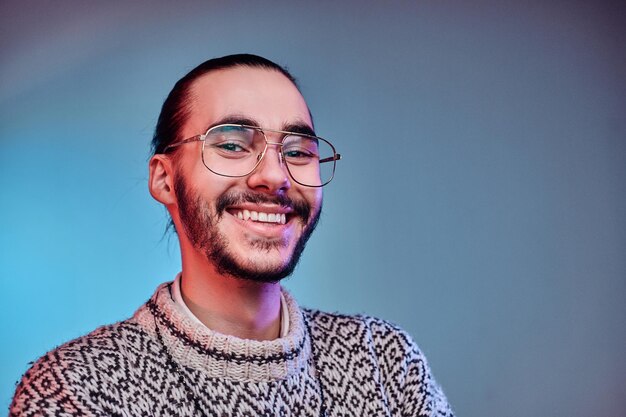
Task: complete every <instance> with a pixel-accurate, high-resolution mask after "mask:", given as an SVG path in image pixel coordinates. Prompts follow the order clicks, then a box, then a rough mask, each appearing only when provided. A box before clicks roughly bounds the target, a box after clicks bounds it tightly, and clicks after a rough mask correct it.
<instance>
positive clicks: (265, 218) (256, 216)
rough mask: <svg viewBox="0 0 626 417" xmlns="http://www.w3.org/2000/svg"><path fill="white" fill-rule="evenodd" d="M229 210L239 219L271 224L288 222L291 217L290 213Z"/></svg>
mask: <svg viewBox="0 0 626 417" xmlns="http://www.w3.org/2000/svg"><path fill="white" fill-rule="evenodd" d="M227 212H228V213H230V214H231V215H233V216H235V217H237V218H238V219H239V220H243V221H252V222H257V223H269V224H286V223H287V222H288V221H289V220H290V217H291V216H290V213H279V212H271V211H257V210H248V209H228V210H227Z"/></svg>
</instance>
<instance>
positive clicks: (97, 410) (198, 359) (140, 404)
mask: <svg viewBox="0 0 626 417" xmlns="http://www.w3.org/2000/svg"><path fill="white" fill-rule="evenodd" d="M284 295H285V299H286V301H287V307H288V312H289V323H290V327H289V332H288V334H287V335H286V336H285V337H283V338H279V339H275V340H272V341H254V340H247V339H239V338H236V337H233V336H228V335H224V334H220V333H217V332H214V331H211V330H209V329H207V328H206V327H204V326H198V325H197V324H196V323H194V322H193V321H192V320H190V319H189V317H188V316H187V315H186V314H185V313H184V312H183V311H182V310H181V309H180V306H179V305H178V304H176V303H175V302H174V301H173V299H172V297H171V291H170V284H163V285H161V286H160V287H159V288H158V289H157V291H156V292H155V294H154V295H153V297H152V298H151V299H150V300H149V301H148V302H147V303H146V304H144V305H143V306H142V307H140V308H139V310H138V311H137V312H136V313H135V315H134V316H133V317H132V318H130V319H128V320H125V321H122V322H120V323H116V324H113V325H108V326H103V327H100V328H99V329H97V330H95V331H94V332H92V333H90V334H89V335H87V336H83V337H81V338H79V339H75V340H73V341H70V342H68V343H66V344H64V345H62V346H60V347H58V348H57V349H54V350H52V351H50V352H48V353H47V354H46V355H44V356H43V357H42V358H40V359H39V360H38V361H37V362H36V363H35V364H34V365H33V366H32V367H31V369H29V370H28V371H27V372H26V373H25V374H24V376H23V378H22V380H21V382H20V384H19V385H18V387H17V390H16V393H15V397H14V399H13V403H12V404H11V408H10V416H42V415H49V416H260V415H261V416H291V415H293V416H318V415H320V412H321V408H322V404H324V405H325V409H326V415H328V416H365V415H367V416H408V415H411V416H435V415H437V416H452V411H451V409H450V407H449V405H448V403H447V400H446V398H445V396H444V394H443V392H442V391H441V389H440V388H439V386H438V385H437V383H436V382H435V380H434V379H433V378H432V376H431V373H430V370H429V368H428V365H427V363H426V359H425V358H424V356H423V355H422V353H421V352H420V351H419V349H418V348H417V346H416V345H415V343H414V342H413V341H412V340H411V338H410V336H408V335H407V334H406V333H405V332H404V331H402V330H401V329H399V328H397V327H396V326H394V325H392V324H390V323H388V322H385V321H383V320H379V319H374V318H371V317H366V316H346V315H338V314H329V313H322V312H319V311H314V310H306V309H300V308H299V307H298V305H297V303H296V302H295V300H293V298H292V297H291V296H289V294H288V293H286V292H284ZM322 397H323V400H322Z"/></svg>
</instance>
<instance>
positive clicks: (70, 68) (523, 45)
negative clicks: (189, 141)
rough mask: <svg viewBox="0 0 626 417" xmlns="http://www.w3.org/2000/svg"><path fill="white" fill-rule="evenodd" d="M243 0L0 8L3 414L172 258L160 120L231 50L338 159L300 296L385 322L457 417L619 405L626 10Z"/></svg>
mask: <svg viewBox="0 0 626 417" xmlns="http://www.w3.org/2000/svg"><path fill="white" fill-rule="evenodd" d="M261 3H262V2H253V1H250V2H233V3H229V4H222V3H218V2H197V3H192V2H184V3H183V4H180V5H176V6H174V5H171V4H169V2H161V3H158V2H151V3H145V2H82V1H80V2H79V1H76V2H67V1H54V2H53V1H39V2H30V1H26V2H17V1H8V2H7V1H2V2H1V3H0V52H1V56H2V57H1V58H0V63H1V64H0V140H1V146H0V149H1V153H0V188H1V190H2V194H1V195H2V202H1V206H0V207H1V210H2V211H1V216H0V222H1V223H0V226H1V234H0V274H1V279H2V281H1V286H0V291H1V293H2V298H3V302H2V310H1V311H2V314H1V315H0V325H1V338H2V344H1V347H0V368H1V375H2V377H1V380H0V408H1V409H6V407H7V406H8V404H9V401H10V398H11V396H12V393H13V390H14V384H15V382H16V381H17V380H18V379H19V377H20V375H21V374H22V373H23V372H24V371H25V370H26V369H27V367H28V362H29V361H32V360H35V359H36V358H37V357H39V356H40V355H42V354H44V353H45V352H46V351H47V350H49V349H51V348H53V347H54V346H56V345H58V344H60V343H62V342H64V341H67V340H69V339H71V338H74V337H77V336H79V335H82V334H84V333H86V332H88V331H90V330H92V329H93V328H95V327H96V326H99V325H101V324H105V323H110V322H114V321H118V320H121V319H124V318H126V317H128V316H130V315H131V314H132V313H133V312H134V310H135V309H136V308H137V307H138V306H139V305H140V304H141V303H142V302H144V301H145V300H146V299H147V298H148V297H149V296H150V295H151V294H152V292H153V290H154V289H155V287H156V286H157V284H159V283H161V282H163V281H166V280H170V279H172V278H173V277H174V275H175V273H176V272H177V271H178V270H179V262H180V260H179V255H178V248H177V244H176V239H175V238H174V237H163V230H164V227H165V224H166V217H165V212H164V209H163V208H162V207H161V206H159V204H157V203H156V202H154V201H153V200H152V199H151V197H150V196H149V194H148V191H147V186H146V179H147V158H148V155H149V148H148V143H149V140H150V138H151V134H152V131H153V128H154V125H155V122H156V118H157V115H158V111H159V109H160V106H161V104H162V102H163V99H164V98H165V96H166V94H167V93H168V91H169V90H170V88H171V87H172V86H173V84H174V82H175V81H176V80H177V79H178V78H180V77H181V76H182V75H184V74H185V73H186V72H187V71H188V70H190V69H191V68H193V67H194V66H196V65H197V64H199V63H200V62H202V61H203V60H205V59H207V58H211V57H216V56H221V55H225V54H230V53H239V52H251V53H257V54H261V55H264V56H266V57H268V58H270V59H272V60H275V61H276V62H278V63H280V64H285V65H287V66H288V68H289V69H290V70H291V71H292V72H293V73H294V74H295V76H296V77H297V78H298V79H299V80H300V83H301V85H302V89H303V92H304V95H305V97H306V98H307V100H308V103H309V105H310V107H311V110H312V112H313V114H314V116H315V120H316V127H317V131H318V134H320V135H321V136H324V137H328V138H329V139H331V140H332V141H333V142H334V143H335V144H336V146H337V148H338V149H339V151H340V152H341V153H342V154H343V155H344V157H345V158H344V159H343V160H342V161H340V163H339V166H338V173H337V177H336V179H335V181H334V182H333V183H332V184H331V185H330V186H329V187H328V188H327V189H326V190H325V210H324V211H325V213H324V215H323V217H322V221H321V224H320V227H319V228H318V231H317V232H316V234H315V235H314V236H313V239H312V241H311V242H310V244H309V247H308V248H307V251H305V255H304V258H303V261H302V262H301V264H300V266H299V268H298V270H297V271H296V274H295V276H294V277H293V278H291V279H290V280H288V281H287V283H286V285H287V287H288V288H289V289H290V290H291V291H292V292H293V293H295V295H296V296H297V298H298V299H299V300H300V302H301V304H303V305H306V306H310V307H317V308H321V309H326V310H338V311H341V312H346V313H368V314H372V315H376V316H381V317H383V318H386V319H388V320H392V321H394V322H396V323H398V324H400V325H401V326H403V327H404V328H406V329H407V330H408V331H410V332H411V333H412V334H413V335H414V337H415V339H416V340H417V341H418V343H419V344H420V346H421V348H422V349H423V350H424V352H425V353H426V354H427V356H428V358H429V360H430V363H431V366H432V368H433V370H434V374H435V376H436V378H437V379H438V380H439V382H440V383H441V384H442V385H443V386H444V388H445V391H446V393H447V395H448V397H449V399H450V402H451V403H452V405H453V407H454V408H455V410H456V412H457V413H458V415H459V416H465V417H470V416H487V415H489V416H499V415H506V416H529V415H550V416H588V415H593V416H607V417H608V416H618V415H625V413H626V355H625V354H626V349H625V348H626V325H625V322H626V302H625V301H626V257H625V254H626V48H625V47H624V45H626V30H625V28H626V14H625V7H624V6H623V3H622V5H619V2H617V1H615V2H611V1H595V2H560V1H552V2H551V1H536V2H513V1H505V2H503V1H490V2H482V1H471V2H466V1H424V2H373V1H372V2H364V1H359V2H357V1H352V2H338V4H333V3H332V2H319V3H318V4H316V5H306V4H305V3H297V2H269V3H267V2H266V3H265V4H261ZM518 3H519V4H518ZM521 3H524V4H521ZM586 3H589V4H586Z"/></svg>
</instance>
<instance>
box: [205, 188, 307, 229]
mask: <svg viewBox="0 0 626 417" xmlns="http://www.w3.org/2000/svg"><path fill="white" fill-rule="evenodd" d="M244 203H252V204H274V205H278V206H281V207H283V208H286V209H290V210H291V211H292V214H295V215H297V216H299V217H301V218H302V219H303V220H304V222H305V223H306V222H308V221H309V217H310V216H311V206H310V204H308V203H307V202H306V201H305V200H302V199H293V198H290V197H287V196H286V195H282V194H279V195H267V194H259V193H253V192H250V191H244V192H235V191H231V192H226V193H224V194H222V195H220V196H219V197H218V198H217V200H216V202H215V209H216V210H217V215H218V216H219V217H222V215H223V214H224V212H225V211H226V209H227V208H228V207H230V206H236V205H239V204H244Z"/></svg>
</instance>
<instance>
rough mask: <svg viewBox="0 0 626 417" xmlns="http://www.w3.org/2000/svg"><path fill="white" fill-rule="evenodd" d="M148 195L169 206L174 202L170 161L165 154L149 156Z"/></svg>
mask: <svg viewBox="0 0 626 417" xmlns="http://www.w3.org/2000/svg"><path fill="white" fill-rule="evenodd" d="M148 166H149V169H150V179H149V180H148V188H149V189H150V195H152V197H153V198H154V199H155V200H157V201H158V202H160V203H162V204H164V205H165V206H169V205H171V204H175V203H176V195H175V193H174V176H173V168H172V161H171V160H170V158H168V157H167V156H165V155H162V154H158V155H154V156H153V157H152V158H150V163H149V165H148Z"/></svg>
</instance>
